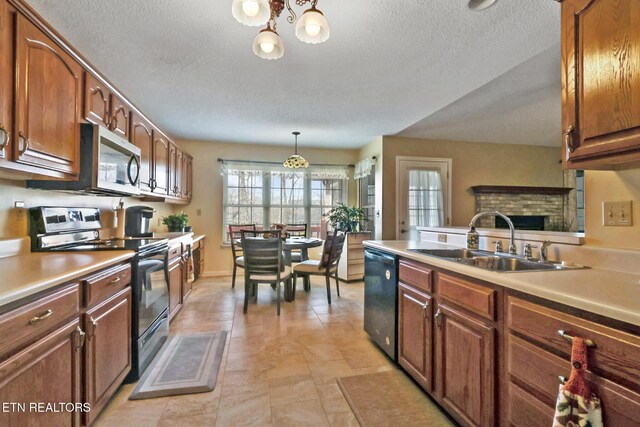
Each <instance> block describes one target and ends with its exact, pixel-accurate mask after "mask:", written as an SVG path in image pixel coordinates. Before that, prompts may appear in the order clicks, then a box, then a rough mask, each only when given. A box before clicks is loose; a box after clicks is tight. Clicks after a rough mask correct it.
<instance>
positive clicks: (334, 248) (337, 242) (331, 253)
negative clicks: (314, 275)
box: [320, 230, 347, 271]
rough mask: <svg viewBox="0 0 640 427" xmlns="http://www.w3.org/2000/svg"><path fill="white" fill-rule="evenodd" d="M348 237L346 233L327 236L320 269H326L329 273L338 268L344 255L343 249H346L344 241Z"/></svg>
mask: <svg viewBox="0 0 640 427" xmlns="http://www.w3.org/2000/svg"><path fill="white" fill-rule="evenodd" d="M346 237H347V235H346V234H345V233H342V232H338V231H337V230H336V231H334V233H333V235H332V234H327V238H326V240H325V241H324V246H323V248H322V258H321V259H320V268H326V269H327V271H329V270H332V269H333V268H335V267H337V265H338V262H339V261H340V256H341V255H342V248H343V247H344V240H345V238H346Z"/></svg>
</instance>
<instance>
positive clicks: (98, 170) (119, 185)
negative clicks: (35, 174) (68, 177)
mask: <svg viewBox="0 0 640 427" xmlns="http://www.w3.org/2000/svg"><path fill="white" fill-rule="evenodd" d="M27 186H28V187H29V188H39V189H43V190H59V191H70V192H74V193H84V194H97V195H106V196H119V195H125V196H134V195H138V194H140V148H138V147H136V146H135V145H133V144H132V143H130V142H129V141H127V140H126V139H124V138H121V137H120V136H118V135H116V134H115V133H113V132H111V131H110V130H108V129H107V128H105V127H102V126H99V125H89V124H82V125H81V129H80V174H79V177H78V181H43V180H31V181H27Z"/></svg>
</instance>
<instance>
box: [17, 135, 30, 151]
mask: <svg viewBox="0 0 640 427" xmlns="http://www.w3.org/2000/svg"><path fill="white" fill-rule="evenodd" d="M18 137H19V138H20V140H21V141H23V144H22V148H21V149H19V150H18V155H20V156H22V155H23V154H24V153H25V152H26V151H27V150H28V149H29V142H30V141H29V138H27V137H26V136H24V134H23V133H22V132H18Z"/></svg>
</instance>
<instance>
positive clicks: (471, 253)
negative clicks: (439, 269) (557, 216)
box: [409, 249, 584, 272]
mask: <svg viewBox="0 0 640 427" xmlns="http://www.w3.org/2000/svg"><path fill="white" fill-rule="evenodd" d="M409 250H410V251H412V252H417V253H420V254H423V255H428V256H433V257H436V258H442V259H446V260H448V261H454V262H457V263H460V264H465V265H470V266H473V267H479V268H483V269H485V270H491V271H498V272H517V271H550V270H551V271H552V270H555V271H559V270H568V269H576V268H584V267H583V266H578V265H571V266H567V265H564V264H561V263H556V262H551V261H536V260H529V259H526V258H522V257H520V256H516V255H509V254H496V253H493V252H489V251H483V250H471V249H409Z"/></svg>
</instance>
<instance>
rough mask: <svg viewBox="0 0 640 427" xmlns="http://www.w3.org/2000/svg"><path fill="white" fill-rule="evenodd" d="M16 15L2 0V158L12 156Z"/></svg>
mask: <svg viewBox="0 0 640 427" xmlns="http://www.w3.org/2000/svg"><path fill="white" fill-rule="evenodd" d="M14 16H15V15H14V13H13V11H12V10H11V7H10V6H9V3H7V2H6V1H5V0H2V1H0V159H10V157H11V132H12V125H13V75H14V66H13V23H14Z"/></svg>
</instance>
